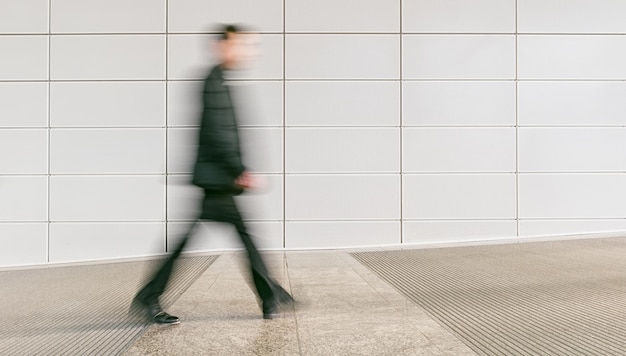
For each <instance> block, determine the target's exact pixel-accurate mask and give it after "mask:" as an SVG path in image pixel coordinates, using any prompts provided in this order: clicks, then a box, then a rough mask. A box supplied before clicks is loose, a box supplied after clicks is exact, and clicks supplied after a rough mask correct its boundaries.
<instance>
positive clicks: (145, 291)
mask: <svg viewBox="0 0 626 356" xmlns="http://www.w3.org/2000/svg"><path fill="white" fill-rule="evenodd" d="M197 224H198V221H195V222H194V223H193V224H192V225H191V227H190V228H189V230H188V231H187V233H186V234H185V235H184V236H183V239H182V240H181V242H180V243H179V245H178V246H177V247H176V249H175V250H174V252H173V253H172V255H170V256H169V257H168V258H167V260H165V262H164V263H163V264H162V265H161V267H160V268H159V269H157V271H156V273H155V274H154V276H153V277H152V279H151V280H150V282H148V283H147V284H146V285H145V286H144V287H143V288H142V289H141V290H140V291H139V292H138V293H137V295H136V296H135V299H134V300H133V307H135V308H137V307H138V308H141V309H144V311H145V313H147V315H148V317H149V318H150V319H152V320H153V321H154V322H157V323H160V324H177V323H179V322H180V321H179V319H178V318H177V317H175V316H173V315H169V314H167V313H166V312H164V311H163V309H162V308H161V305H160V303H159V297H160V296H161V295H162V294H163V292H164V291H165V288H166V287H167V284H168V282H169V280H170V277H171V275H172V271H173V269H174V265H175V264H176V261H177V260H178V258H179V256H180V254H181V253H182V251H183V249H184V248H185V245H186V244H187V241H188V240H189V238H190V237H191V236H192V235H193V231H194V230H195V228H196V225H197Z"/></svg>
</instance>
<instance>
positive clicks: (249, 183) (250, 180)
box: [235, 171, 256, 189]
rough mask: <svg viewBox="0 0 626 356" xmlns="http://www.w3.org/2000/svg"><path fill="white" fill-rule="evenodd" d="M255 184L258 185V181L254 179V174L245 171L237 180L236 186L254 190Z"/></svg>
mask: <svg viewBox="0 0 626 356" xmlns="http://www.w3.org/2000/svg"><path fill="white" fill-rule="evenodd" d="M255 183H256V179H254V177H253V176H252V174H250V172H248V171H243V173H241V175H240V176H239V177H237V179H235V185H237V186H239V187H241V188H243V189H250V188H254V187H255Z"/></svg>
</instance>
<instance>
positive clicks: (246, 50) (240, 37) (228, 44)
mask: <svg viewBox="0 0 626 356" xmlns="http://www.w3.org/2000/svg"><path fill="white" fill-rule="evenodd" d="M256 42H257V40H256V36H255V35H253V34H250V33H230V34H228V39H226V40H222V41H220V42H219V51H220V59H221V62H222V65H224V67H225V68H226V69H238V68H245V67H247V66H249V65H250V62H252V60H253V59H254V58H255V57H256V56H257V54H258V53H257V46H256Z"/></svg>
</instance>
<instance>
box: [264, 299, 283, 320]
mask: <svg viewBox="0 0 626 356" xmlns="http://www.w3.org/2000/svg"><path fill="white" fill-rule="evenodd" d="M278 317H280V312H279V310H278V305H277V304H276V303H263V319H276V318H278Z"/></svg>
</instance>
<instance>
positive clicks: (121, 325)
mask: <svg viewBox="0 0 626 356" xmlns="http://www.w3.org/2000/svg"><path fill="white" fill-rule="evenodd" d="M216 259H217V256H203V257H188V258H181V259H180V260H179V262H178V263H177V266H176V270H175V274H174V276H173V277H172V279H171V284H170V285H169V287H168V291H167V292H166V293H165V294H164V295H163V298H162V304H163V305H164V307H168V306H170V305H172V304H173V303H174V302H175V301H176V299H177V298H178V297H179V296H180V295H181V294H182V293H184V292H185V290H187V288H188V287H189V286H191V284H192V283H193V282H194V281H195V280H196V279H197V278H198V277H199V276H200V275H201V274H202V273H203V272H204V271H205V270H206V269H207V268H208V267H209V266H210V265H211V264H212V263H213V262H214V261H215V260H216ZM159 262H160V261H149V262H127V263H116V264H106V265H89V266H78V267H53V268H41V269H30V270H19V271H6V272H0V281H1V282H0V283H1V284H2V292H1V293H0V305H1V306H2V312H1V315H2V317H1V320H2V323H3V326H2V328H0V354H1V355H29V356H30V355H120V354H122V353H123V352H124V351H125V350H126V349H127V348H128V347H130V346H131V345H132V343H133V342H134V341H135V340H137V338H139V337H140V336H141V335H142V334H143V332H144V331H146V330H147V329H148V327H150V326H151V325H152V324H150V323H147V322H146V321H145V320H141V319H138V318H137V317H132V316H129V315H128V308H129V305H130V302H131V300H132V298H133V296H134V295H135V293H136V292H137V290H138V288H139V286H140V284H142V283H140V282H141V279H142V278H145V277H146V276H147V275H149V273H150V272H152V271H153V269H154V268H155V267H156V266H157V265H158V264H159Z"/></svg>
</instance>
